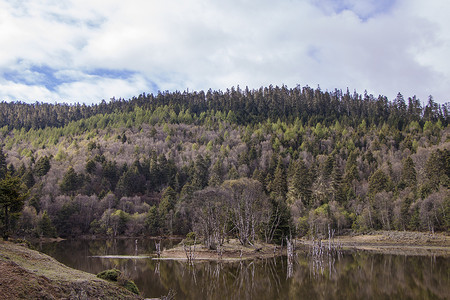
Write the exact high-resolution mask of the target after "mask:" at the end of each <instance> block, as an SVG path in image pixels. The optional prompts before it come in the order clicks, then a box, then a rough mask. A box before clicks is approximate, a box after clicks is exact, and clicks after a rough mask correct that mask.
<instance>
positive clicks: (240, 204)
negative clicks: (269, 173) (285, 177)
mask: <svg viewBox="0 0 450 300" xmlns="http://www.w3.org/2000/svg"><path fill="white" fill-rule="evenodd" d="M222 186H223V187H224V188H225V190H226V191H227V194H228V196H227V202H228V209H229V210H230V215H231V222H232V224H233V226H234V228H235V229H236V231H237V234H238V238H239V241H240V242H241V244H242V245H247V244H251V243H252V242H253V241H255V239H256V227H257V226H258V225H259V224H260V223H261V221H262V217H263V216H264V215H266V214H265V213H264V212H265V209H267V208H268V205H267V203H268V200H267V197H266V196H265V194H264V191H263V188H262V185H261V183H260V182H259V181H256V180H253V179H248V178H241V179H238V180H227V181H225V182H224V183H223V185H222Z"/></svg>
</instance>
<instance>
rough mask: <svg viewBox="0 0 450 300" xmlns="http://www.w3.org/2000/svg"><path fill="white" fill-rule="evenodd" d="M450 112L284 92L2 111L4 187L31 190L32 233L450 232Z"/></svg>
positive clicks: (28, 224)
mask: <svg viewBox="0 0 450 300" xmlns="http://www.w3.org/2000/svg"><path fill="white" fill-rule="evenodd" d="M448 109H449V106H448V104H444V105H439V104H437V103H436V102H435V101H434V100H433V98H432V97H431V96H430V98H429V99H428V102H427V104H426V105H422V103H421V102H420V101H419V99H416V98H415V97H411V98H408V99H404V97H403V96H402V95H401V94H398V95H397V97H396V98H395V99H393V100H392V101H389V100H388V99H387V98H386V97H384V96H379V97H378V98H375V97H373V96H372V95H367V94H366V93H365V94H364V95H360V94H357V93H356V92H355V93H353V94H350V93H349V91H346V92H345V93H343V92H342V91H340V90H335V91H333V92H328V91H325V92H324V91H322V90H321V89H320V88H317V89H313V88H310V87H303V88H301V87H296V88H293V89H289V88H287V87H285V86H282V87H272V86H269V87H267V88H260V89H258V90H248V89H245V90H241V89H240V88H239V87H237V88H231V89H230V90H227V91H226V92H222V91H212V90H209V91H207V92H203V91H200V92H183V93H181V92H173V93H169V92H164V93H158V94H157V95H152V94H142V95H139V96H138V97H135V98H132V99H129V100H122V99H119V100H115V99H112V100H111V101H110V102H109V103H107V102H105V101H103V102H102V103H100V104H97V105H91V106H86V105H79V104H77V105H67V104H45V103H36V104H25V103H5V102H3V103H0V114H1V118H0V127H1V128H0V144H2V145H3V146H2V151H1V152H0V177H2V178H3V177H5V176H6V174H7V173H9V175H8V176H18V177H20V178H22V181H23V182H24V183H25V184H26V185H27V187H28V188H29V189H30V194H29V195H30V197H29V199H28V200H27V201H26V203H25V206H24V209H23V212H22V214H21V216H20V217H17V218H15V220H14V222H15V230H16V233H17V234H21V235H23V234H25V235H26V234H32V235H39V236H54V235H60V236H79V235H86V234H98V235H109V236H117V235H142V234H147V235H148V234H150V235H161V234H180V235H185V234H187V233H189V232H191V231H194V232H195V233H196V234H198V235H199V236H202V237H203V239H204V240H205V243H207V244H208V245H209V246H210V247H214V246H215V245H216V244H217V243H220V242H221V241H223V239H224V238H225V237H229V236H235V237H238V238H239V239H240V240H241V242H242V243H243V244H245V243H251V242H252V241H253V240H254V239H264V240H265V241H267V242H279V241H280V239H281V238H282V237H283V236H286V235H288V234H289V235H291V234H296V235H306V234H311V235H326V234H327V232H328V228H329V227H331V228H333V229H335V230H336V231H337V232H338V233H342V232H346V231H348V230H356V231H367V230H373V229H387V230H391V229H398V230H430V231H435V230H445V231H448V230H449V229H450V193H449V189H448V188H449V184H450V150H449V149H450V147H449V146H450V129H449V126H448V124H449V111H448ZM241 220H246V222H241Z"/></svg>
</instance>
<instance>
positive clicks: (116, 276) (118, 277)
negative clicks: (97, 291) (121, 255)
mask: <svg viewBox="0 0 450 300" xmlns="http://www.w3.org/2000/svg"><path fill="white" fill-rule="evenodd" d="M97 277H98V278H101V279H105V280H109V281H115V282H117V284H118V285H120V286H122V287H124V288H126V289H127V290H129V291H130V292H132V293H135V294H139V289H138V287H137V286H136V284H135V283H134V281H133V280H129V279H126V278H124V276H123V275H122V272H120V270H117V269H110V270H105V271H102V272H100V273H98V274H97Z"/></svg>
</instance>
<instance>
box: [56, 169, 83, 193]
mask: <svg viewBox="0 0 450 300" xmlns="http://www.w3.org/2000/svg"><path fill="white" fill-rule="evenodd" d="M80 185H81V182H80V177H79V176H78V174H77V173H76V172H75V170H74V169H73V167H69V169H68V170H67V172H66V174H64V176H63V179H62V181H61V183H60V185H59V187H60V189H61V191H62V192H63V193H73V192H74V191H76V190H77V189H78V188H79V187H80Z"/></svg>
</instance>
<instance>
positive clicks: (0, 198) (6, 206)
mask: <svg viewBox="0 0 450 300" xmlns="http://www.w3.org/2000/svg"><path fill="white" fill-rule="evenodd" d="M26 197H27V193H26V192H25V188H24V186H23V184H22V182H21V181H20V179H19V178H18V177H11V176H10V175H9V174H7V175H6V176H5V177H4V178H3V179H0V218H1V221H2V222H1V223H0V224H1V225H2V227H1V228H0V229H1V232H2V236H3V239H4V240H8V238H9V235H10V233H11V232H10V229H11V224H10V223H11V218H14V217H17V215H18V214H19V213H20V211H22V208H23V205H24V201H25V198H26Z"/></svg>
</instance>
